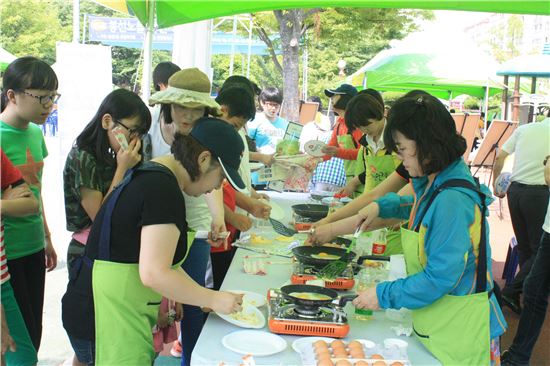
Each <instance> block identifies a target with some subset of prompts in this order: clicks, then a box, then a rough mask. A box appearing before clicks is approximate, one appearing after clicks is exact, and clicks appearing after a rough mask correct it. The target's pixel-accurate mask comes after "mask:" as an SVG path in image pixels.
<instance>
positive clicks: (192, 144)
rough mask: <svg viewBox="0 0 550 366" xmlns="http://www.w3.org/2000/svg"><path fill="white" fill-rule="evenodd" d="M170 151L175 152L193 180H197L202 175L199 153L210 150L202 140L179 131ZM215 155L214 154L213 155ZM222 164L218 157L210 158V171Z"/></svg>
mask: <svg viewBox="0 0 550 366" xmlns="http://www.w3.org/2000/svg"><path fill="white" fill-rule="evenodd" d="M170 151H171V152H172V154H174V159H176V160H177V161H179V162H180V163H181V165H183V167H184V168H185V170H186V171H187V173H188V174H189V177H190V178H191V181H192V182H195V181H197V179H199V177H200V175H201V171H200V168H199V163H198V159H199V155H200V154H201V153H202V152H203V151H209V150H208V149H207V148H206V147H204V146H203V145H202V144H201V143H200V142H198V141H197V140H196V139H195V138H194V137H193V136H191V135H183V134H181V133H177V132H176V134H175V135H174V142H173V143H172V146H171V147H170ZM212 156H213V155H212ZM218 166H220V163H219V162H218V160H217V159H211V160H210V167H209V169H208V171H210V170H212V169H214V168H216V167H218Z"/></svg>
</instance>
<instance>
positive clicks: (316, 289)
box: [281, 285, 357, 308]
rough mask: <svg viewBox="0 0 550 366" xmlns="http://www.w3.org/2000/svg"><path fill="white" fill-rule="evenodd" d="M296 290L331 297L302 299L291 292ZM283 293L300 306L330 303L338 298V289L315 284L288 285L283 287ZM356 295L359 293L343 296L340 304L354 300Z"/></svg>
mask: <svg viewBox="0 0 550 366" xmlns="http://www.w3.org/2000/svg"><path fill="white" fill-rule="evenodd" d="M294 292H309V293H314V294H321V295H326V296H328V297H329V299H327V300H308V299H301V298H299V297H295V296H292V295H291V294H292V293H294ZM281 293H282V294H283V296H284V297H285V298H286V299H287V300H290V301H292V303H294V304H296V305H298V306H303V307H305V308H312V307H320V306H324V305H329V304H331V303H333V302H334V300H336V299H338V293H337V292H336V291H334V290H331V289H329V288H325V287H321V286H313V285H287V286H283V287H281ZM356 297H357V295H347V296H341V297H340V299H339V301H338V303H339V305H340V306H344V305H345V303H346V302H348V301H352V300H353V299H355V298H356Z"/></svg>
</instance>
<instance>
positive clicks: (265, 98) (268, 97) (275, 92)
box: [259, 86, 283, 104]
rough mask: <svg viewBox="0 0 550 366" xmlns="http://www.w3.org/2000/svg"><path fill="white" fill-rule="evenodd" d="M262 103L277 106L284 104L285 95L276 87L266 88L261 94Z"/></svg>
mask: <svg viewBox="0 0 550 366" xmlns="http://www.w3.org/2000/svg"><path fill="white" fill-rule="evenodd" d="M259 99H260V102H262V103H265V102H273V103H277V104H281V103H283V94H282V93H281V92H280V90H279V89H277V88H275V87H274V86H268V87H267V88H264V89H263V90H262V92H261V93H260V98H259Z"/></svg>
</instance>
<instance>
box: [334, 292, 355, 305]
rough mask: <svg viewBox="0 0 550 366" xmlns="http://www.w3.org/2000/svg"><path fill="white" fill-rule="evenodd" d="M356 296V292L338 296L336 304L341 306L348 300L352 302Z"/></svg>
mask: <svg viewBox="0 0 550 366" xmlns="http://www.w3.org/2000/svg"><path fill="white" fill-rule="evenodd" d="M356 297H357V294H353V295H343V296H340V298H339V299H338V306H340V307H342V308H343V307H344V306H346V304H347V303H348V302H352V301H353V300H354V299H355V298H356Z"/></svg>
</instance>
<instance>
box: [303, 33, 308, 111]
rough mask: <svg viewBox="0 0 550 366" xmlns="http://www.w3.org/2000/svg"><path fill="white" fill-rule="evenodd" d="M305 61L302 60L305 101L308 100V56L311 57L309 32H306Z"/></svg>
mask: <svg viewBox="0 0 550 366" xmlns="http://www.w3.org/2000/svg"><path fill="white" fill-rule="evenodd" d="M303 58H304V59H303V61H302V64H303V65H302V67H303V71H302V83H303V85H302V89H303V90H302V99H303V100H304V101H306V100H307V86H308V74H307V69H308V58H309V52H308V39H307V32H306V34H305V42H304V55H303Z"/></svg>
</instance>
